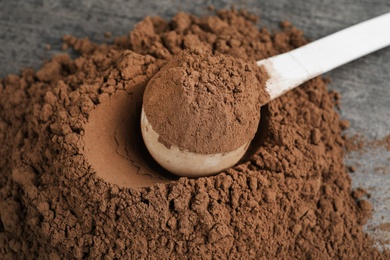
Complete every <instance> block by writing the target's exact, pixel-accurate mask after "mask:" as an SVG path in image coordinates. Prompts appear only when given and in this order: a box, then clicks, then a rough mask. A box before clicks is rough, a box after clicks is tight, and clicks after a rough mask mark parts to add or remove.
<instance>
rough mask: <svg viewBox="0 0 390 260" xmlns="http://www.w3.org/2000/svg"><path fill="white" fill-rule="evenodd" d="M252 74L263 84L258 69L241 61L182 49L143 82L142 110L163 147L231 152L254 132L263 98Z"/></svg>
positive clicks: (195, 150)
mask: <svg viewBox="0 0 390 260" xmlns="http://www.w3.org/2000/svg"><path fill="white" fill-rule="evenodd" d="M255 71H257V73H255ZM256 76H258V78H259V80H262V82H265V80H264V79H265V77H263V74H261V73H260V70H259V69H258V67H257V66H256V65H255V64H249V63H247V62H245V61H243V60H242V59H239V58H234V57H232V56H229V55H222V54H212V53H210V52H202V50H200V51H185V52H182V53H180V54H178V55H177V56H176V57H174V58H173V59H171V60H170V61H169V62H168V64H166V65H165V66H164V67H163V68H162V69H161V70H160V71H159V72H158V73H157V74H156V75H155V76H154V77H153V78H152V79H151V80H150V81H149V83H148V85H147V87H146V89H145V94H144V106H143V107H144V111H145V114H146V116H147V118H148V121H149V122H150V124H151V125H152V126H153V129H154V130H155V131H156V132H157V133H158V134H159V135H160V139H161V142H162V143H163V144H166V145H168V148H169V145H175V146H176V147H179V148H180V149H182V150H187V151H190V152H195V153H201V154H216V153H225V152H231V151H234V150H236V149H238V148H239V147H241V146H243V145H245V144H247V143H248V142H249V141H250V140H252V139H253V137H254V136H255V133H256V131H257V126H258V124H259V119H260V106H261V104H264V103H265V101H266V99H267V95H265V90H264V85H265V84H262V85H261V84H260V81H259V80H258V78H257V77H256ZM260 94H262V95H260ZM261 98H262V100H261Z"/></svg>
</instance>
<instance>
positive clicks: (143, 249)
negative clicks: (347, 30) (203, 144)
mask: <svg viewBox="0 0 390 260" xmlns="http://www.w3.org/2000/svg"><path fill="white" fill-rule="evenodd" d="M254 22H255V18H254V17H253V16H251V15H250V14H248V13H247V12H244V11H219V12H218V13H217V16H208V17H203V18H199V17H195V16H192V15H188V14H184V13H178V14H177V15H176V16H175V17H174V18H173V19H172V20H171V21H169V22H166V21H164V20H162V19H161V18H158V17H147V18H145V19H144V20H143V21H141V22H140V23H139V24H138V25H137V26H136V27H135V28H134V30H133V31H132V32H130V34H129V35H126V36H123V37H121V38H117V39H115V41H114V42H115V43H114V44H112V45H97V44H94V43H91V42H90V41H88V40H86V39H83V40H79V39H76V38H74V37H71V36H67V37H65V42H66V44H67V45H68V46H73V48H75V49H76V50H77V51H79V52H80V57H78V58H76V59H74V60H72V59H70V58H69V56H68V55H61V56H58V57H55V58H54V59H53V60H52V61H50V62H49V63H47V64H46V65H45V66H44V67H43V68H42V69H41V70H39V71H37V72H34V71H32V70H30V69H24V70H23V71H22V73H21V75H20V76H16V75H9V76H8V77H6V78H4V79H2V80H1V84H0V143H1V144H3V145H1V146H0V169H1V174H0V198H1V200H0V204H1V205H0V209H1V211H0V219H1V221H0V258H1V259H23V258H33V259H48V258H49V259H64V258H66V259H80V258H89V259H100V258H108V259H115V258H117V259H142V258H143V259H161V258H162V259H183V258H192V259H212V258H217V259H218V258H229V259H261V258H269V259H272V258H279V259H334V258H344V259H346V258H349V259H357V258H362V259H389V257H390V255H389V253H388V252H384V253H380V252H379V251H377V250H376V249H374V248H373V247H372V243H371V240H370V238H369V237H368V236H367V235H366V234H364V233H363V231H362V225H363V224H364V223H365V222H366V220H367V218H368V217H369V215H370V212H371V210H372V209H371V205H370V204H369V203H368V202H367V201H365V200H362V199H359V198H355V197H353V196H352V195H351V193H352V190H351V180H350V178H349V176H348V174H347V172H346V171H345V167H344V165H343V145H344V141H343V139H342V138H341V130H340V119H339V116H338V114H337V113H336V112H335V111H334V105H335V101H334V94H332V93H329V92H328V90H327V87H326V81H324V80H323V79H322V78H320V77H319V78H315V79H313V80H311V81H309V82H307V83H305V84H303V85H302V86H301V87H299V88H297V89H295V90H294V91H291V92H289V93H287V94H285V95H284V96H282V97H280V98H278V99H277V100H274V101H272V102H270V103H269V104H268V105H267V106H264V107H262V109H261V114H262V115H261V121H260V124H259V126H260V127H259V132H258V134H257V135H256V137H255V140H254V143H256V144H260V145H259V146H257V147H255V148H256V149H252V151H253V155H252V156H249V158H250V159H249V160H246V161H244V162H242V163H241V164H239V165H237V166H236V167H234V168H231V169H229V170H227V171H225V172H222V173H220V174H218V175H216V176H213V177H206V178H199V179H187V178H180V179H179V180H172V181H169V179H170V178H169V177H167V178H165V177H164V178H163V179H164V181H160V179H159V178H157V177H156V178H155V180H156V181H155V182H154V183H156V184H155V185H149V186H147V187H138V188H137V187H134V186H131V178H132V176H135V175H132V174H129V178H130V181H129V180H128V182H127V184H126V185H117V184H113V183H111V182H109V181H106V180H105V179H103V177H102V176H104V174H100V173H99V172H98V170H95V169H94V168H95V167H96V166H94V164H93V163H91V162H90V161H89V159H88V158H90V157H93V156H94V154H95V155H99V154H100V152H101V151H99V150H101V149H90V150H89V152H86V150H88V147H90V146H91V144H90V142H95V143H96V142H97V143H98V142H99V140H98V139H94V138H90V137H91V136H90V134H91V133H90V131H91V130H90V129H91V127H90V126H91V124H92V125H93V124H94V120H97V119H96V118H100V117H98V116H97V115H98V114H97V113H95V112H96V111H98V110H99V107H104V106H105V105H107V104H109V102H112V101H113V100H116V99H117V98H119V99H120V100H126V99H127V100H129V102H130V101H131V104H134V105H128V107H129V108H131V109H133V110H132V111H129V114H132V113H133V114H134V111H135V112H136V113H138V112H140V107H141V104H142V99H141V97H142V94H143V90H144V88H145V86H146V84H147V82H148V81H149V79H150V78H151V77H152V76H153V75H155V73H156V72H157V71H158V70H159V69H160V68H161V67H162V66H163V65H164V64H166V63H167V62H168V61H169V60H170V59H171V58H172V57H173V56H174V55H177V54H179V53H180V52H181V51H182V50H183V49H192V48H193V47H194V46H195V47H196V46H198V47H199V46H202V48H205V49H208V50H209V51H211V52H213V53H222V54H227V55H231V56H234V57H240V58H242V59H244V60H246V61H248V62H252V61H255V60H260V59H262V58H265V57H269V56H272V55H276V54H278V53H282V52H285V51H289V50H291V49H294V48H296V47H299V46H301V45H302V44H305V43H306V40H305V39H304V38H303V36H302V32H300V31H299V30H297V29H296V28H294V27H292V26H291V25H289V24H288V23H284V26H283V29H282V31H281V32H277V33H275V34H271V33H270V32H268V30H267V29H265V28H263V29H260V30H258V29H257V28H256V27H255V26H254ZM122 96H124V97H122ZM121 111H122V110H121ZM137 111H138V112H137ZM94 113H95V114H94ZM110 113H111V112H110ZM121 113H122V112H121ZM136 113H135V114H136ZM92 114H94V115H93V116H91V115H92ZM113 114H114V115H115V113H113ZM134 118H135V119H134V120H136V119H137V118H136V117H134ZM138 119H139V117H138ZM123 120H130V121H131V120H133V119H125V118H124V119H123ZM131 122H134V124H137V123H136V122H135V121H131ZM138 124H139V122H138ZM125 125H129V127H131V125H132V124H128V123H126V124H125ZM117 127H118V129H120V131H119V130H118V131H113V133H114V136H113V138H112V142H113V143H116V147H117V149H116V150H115V149H114V151H115V152H116V153H117V154H118V155H119V156H122V158H125V159H126V160H127V161H128V163H129V165H131V166H132V167H133V168H137V167H138V169H139V170H138V171H136V172H135V173H134V174H137V175H145V176H149V177H150V176H152V175H153V174H154V175H153V176H162V175H160V174H161V173H162V172H161V171H160V170H159V168H156V167H152V166H150V165H152V164H153V162H152V161H151V159H150V156H148V155H146V154H145V155H144V156H141V155H142V154H143V153H142V146H141V145H140V144H142V142H141V141H140V135H137V133H136V132H134V137H132V138H130V137H129V138H128V139H126V138H119V137H121V135H123V134H120V133H122V132H123V131H122V130H121V129H122V128H121V127H120V125H118V126H117ZM97 130H101V133H102V135H103V134H105V133H106V132H105V131H107V133H108V134H107V136H109V135H110V134H111V132H112V131H111V129H110V126H107V127H101V129H97ZM96 136H97V137H96V138H98V136H99V135H96ZM123 139H126V140H127V141H121V140H123ZM129 140H130V141H129ZM124 144H125V145H124ZM103 147H104V146H103ZM134 147H140V148H139V149H138V148H137V149H135V148H134ZM133 148H134V149H133ZM252 148H253V147H252ZM132 149H133V150H132ZM96 158H100V161H103V163H105V164H106V165H110V164H112V163H111V162H110V161H107V160H108V159H107V158H106V157H105V156H100V157H96ZM96 158H95V159H96ZM96 161H99V160H96ZM124 165H125V164H124ZM143 165H149V166H150V167H151V168H150V172H152V174H151V173H150V172H148V171H145V170H144V167H143ZM128 168H129V169H130V166H129V167H128ZM109 169H110V167H107V168H105V171H109ZM116 170H118V169H116ZM119 170H120V169H119ZM123 170H126V167H125V166H124V168H123V169H122V171H123ZM129 172H131V171H130V170H129ZM108 173H109V172H106V173H105V174H108ZM111 174H112V175H113V176H115V174H116V173H115V171H113V172H111ZM150 178H152V177H150ZM162 182H164V183H162Z"/></svg>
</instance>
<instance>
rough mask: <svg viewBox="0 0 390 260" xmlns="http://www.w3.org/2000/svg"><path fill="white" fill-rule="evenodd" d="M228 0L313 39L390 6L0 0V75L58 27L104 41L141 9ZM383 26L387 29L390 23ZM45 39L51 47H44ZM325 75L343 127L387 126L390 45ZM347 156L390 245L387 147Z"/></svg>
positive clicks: (56, 38)
mask: <svg viewBox="0 0 390 260" xmlns="http://www.w3.org/2000/svg"><path fill="white" fill-rule="evenodd" d="M336 2H337V4H335V3H336ZM232 4H234V5H235V6H236V7H237V8H245V9H247V10H250V11H251V12H253V13H254V14H256V15H258V16H260V17H261V22H260V24H259V26H262V25H267V26H270V27H273V28H277V24H278V22H279V21H281V20H289V21H291V22H292V23H293V24H294V25H295V26H297V27H298V28H300V29H302V30H303V31H304V32H305V35H306V36H307V37H308V38H310V39H312V40H315V39H318V38H321V37H323V36H326V35H328V34H330V33H333V32H336V31H337V30H340V29H343V28H345V27H347V26H350V25H353V24H355V23H358V22H360V21H364V20H366V19H369V18H372V17H374V16H377V15H380V14H383V13H386V12H390V1H388V0H372V1H366V0H356V1H351V0H339V1H323V0H299V1H289V0H275V1H266V0H245V1H228V0H224V1H206V0H202V1H197V2H196V3H194V2H193V1H190V0H185V1H173V0H162V1H139V0H138V1H137V0H127V1H125V0H113V1H103V0H84V1H76V0H68V1H56V0H41V1H39V0H26V1H22V0H1V1H0V77H4V76H6V75H7V74H9V73H19V71H20V69H22V68H23V67H26V66H29V67H33V68H35V69H37V68H39V67H40V66H41V65H42V64H43V60H44V59H45V58H49V57H50V56H51V55H54V54H56V53H58V52H60V49H61V48H60V47H61V37H62V35H64V34H72V35H75V36H77V37H88V38H90V39H91V40H93V41H96V42H107V41H108V40H107V39H105V38H104V32H106V31H109V32H112V35H113V36H114V37H115V36H119V35H123V34H126V33H127V32H128V31H129V30H131V29H132V28H133V26H134V25H135V24H136V23H137V22H138V21H140V20H141V19H142V18H144V17H145V16H147V15H159V16H162V17H164V18H167V19H169V18H171V17H172V16H173V15H174V14H175V13H176V12H177V11H186V12H190V13H193V14H197V15H207V14H210V11H208V10H207V7H208V6H209V5H214V6H215V7H216V8H217V9H220V8H230V6H231V5H232ZM383 33H390V24H389V30H388V31H387V32H383ZM47 44H49V45H51V47H52V48H51V50H45V46H46V45H47ZM329 76H330V77H331V79H332V82H331V84H330V87H331V88H332V89H335V90H337V91H339V92H340V93H341V94H342V102H341V106H342V111H341V116H342V118H343V119H348V120H350V121H351V129H350V130H348V133H349V134H356V133H360V134H362V135H364V136H365V137H366V138H367V139H368V140H380V139H382V138H383V137H385V136H386V135H389V134H390V48H389V47H388V48H386V49H383V50H380V51H378V52H376V53H374V54H371V55H369V56H366V57H364V58H361V59H359V60H357V61H354V62H352V63H350V64H348V65H345V66H343V67H341V68H338V69H336V70H335V71H333V72H331V73H329ZM0 145H1V144H0ZM346 164H347V165H355V166H357V169H356V172H355V173H352V174H351V177H352V180H353V186H354V187H363V188H365V189H367V190H368V191H369V193H370V194H371V197H370V201H371V202H372V203H373V206H374V215H373V217H372V218H371V219H370V220H369V221H368V223H367V225H366V226H365V230H366V231H367V232H368V233H369V234H370V235H371V236H373V237H374V239H375V241H376V245H377V246H378V247H379V248H381V247H383V246H384V247H386V248H388V249H390V152H389V151H387V150H386V149H385V148H384V147H376V148H375V147H374V148H366V149H365V150H364V151H363V152H355V153H352V154H349V155H347V156H346Z"/></svg>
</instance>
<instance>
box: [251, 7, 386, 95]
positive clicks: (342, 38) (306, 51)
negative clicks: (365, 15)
mask: <svg viewBox="0 0 390 260" xmlns="http://www.w3.org/2000/svg"><path fill="white" fill-rule="evenodd" d="M389 45H390V13H386V14H383V15H381V16H378V17H375V18H373V19H370V20H367V21H365V22H362V23H359V24H356V25H354V26H351V27H348V28H346V29H343V30H341V31H338V32H336V33H334V34H331V35H329V36H326V37H324V38H322V39H319V40H317V41H314V42H311V43H309V44H306V45H304V46H302V47H300V48H297V49H295V50H292V51H289V52H286V53H283V54H280V55H277V56H274V57H271V58H269V59H264V60H260V61H258V62H257V65H259V66H264V67H265V69H266V70H267V72H268V74H269V79H268V80H267V82H266V90H267V92H268V93H269V95H270V100H273V99H275V98H277V97H279V96H281V95H282V94H284V93H285V92H287V91H289V90H291V89H293V88H295V87H296V86H298V85H300V84H302V83H304V82H306V81H308V80H310V79H312V78H314V77H316V76H318V75H321V74H323V73H326V72H328V71H330V70H332V69H334V68H337V67H339V66H341V65H343V64H346V63H348V62H350V61H352V60H355V59H358V58H360V57H362V56H364V55H367V54H369V53H372V52H374V51H377V50H379V49H382V48H384V47H386V46H389ZM386 66H389V67H390V64H388V65H386Z"/></svg>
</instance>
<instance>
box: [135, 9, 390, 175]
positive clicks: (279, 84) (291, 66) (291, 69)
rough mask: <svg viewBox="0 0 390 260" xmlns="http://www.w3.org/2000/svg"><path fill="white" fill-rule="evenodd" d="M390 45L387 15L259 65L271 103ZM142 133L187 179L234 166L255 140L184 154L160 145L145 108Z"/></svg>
mask: <svg viewBox="0 0 390 260" xmlns="http://www.w3.org/2000/svg"><path fill="white" fill-rule="evenodd" d="M389 45H390V13H387V14H384V15H381V16H378V17H376V18H373V19H371V20H368V21H365V22H363V23H360V24H357V25H354V26H352V27H349V28H347V29H344V30H341V31H339V32H337V33H334V34H332V35H329V36H327V37H324V38H322V39H320V40H317V41H314V42H312V43H309V44H306V45H304V46H302V47H300V48H297V49H295V50H292V51H289V52H287V53H283V54H280V55H277V56H274V57H271V58H269V59H264V60H260V61H258V62H257V64H258V65H259V66H264V68H265V69H266V71H267V72H268V75H269V79H268V80H267V82H266V91H267V92H268V94H269V96H270V101H271V100H273V99H275V98H277V97H279V96H281V95H282V94H284V93H286V92H287V91H289V90H291V89H293V88H295V87H297V86H299V85H300V84H302V83H304V82H306V81H308V80H310V79H312V78H314V77H316V76H319V75H321V74H323V73H326V72H328V71H330V70H332V69H334V68H337V67H339V66H341V65H343V64H346V63H348V62H350V61H352V60H355V59H358V58H360V57H362V56H364V55H367V54H369V53H372V52H374V51H377V50H379V49H381V48H384V47H386V46H389ZM388 66H390V64H389V65H388ZM263 105H264V104H263ZM141 131H142V136H143V139H144V142H145V145H146V147H147V148H148V150H149V152H150V154H151V155H152V156H153V158H154V159H155V160H156V161H157V162H158V163H160V164H161V166H163V167H164V168H165V169H167V170H168V171H170V172H172V173H174V174H177V175H180V176H187V177H201V176H208V175H211V174H215V173H217V172H220V171H222V170H224V169H227V168H229V167H231V166H233V165H234V164H236V163H237V162H238V161H239V160H240V159H241V157H242V156H243V155H244V154H245V152H246V150H247V148H248V146H249V143H250V141H251V140H248V142H247V143H245V144H243V145H242V146H241V147H239V148H238V149H236V150H234V151H231V152H228V153H219V154H198V153H193V152H190V151H182V150H180V149H179V148H178V147H177V146H175V145H172V146H171V147H170V148H167V147H166V146H165V145H163V144H162V143H160V142H159V140H158V139H159V134H158V133H156V132H155V131H154V130H153V126H152V125H151V124H150V122H149V121H148V119H147V117H146V114H145V111H144V109H142V114H141Z"/></svg>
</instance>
